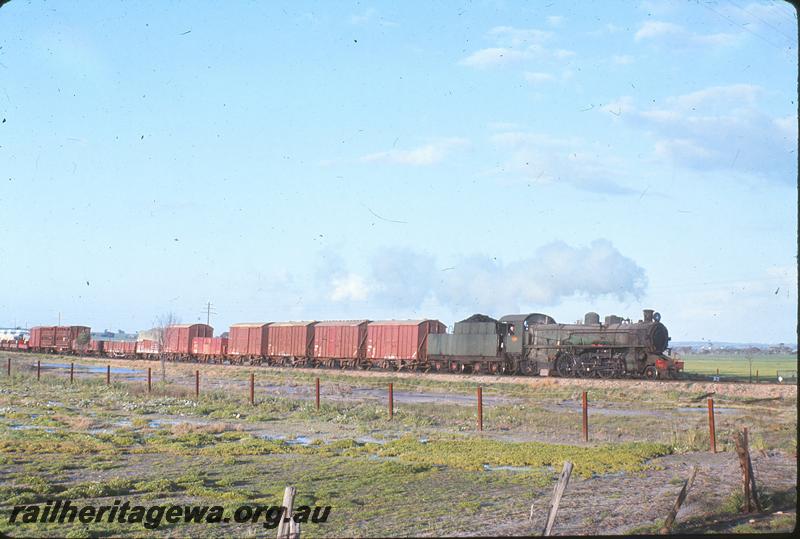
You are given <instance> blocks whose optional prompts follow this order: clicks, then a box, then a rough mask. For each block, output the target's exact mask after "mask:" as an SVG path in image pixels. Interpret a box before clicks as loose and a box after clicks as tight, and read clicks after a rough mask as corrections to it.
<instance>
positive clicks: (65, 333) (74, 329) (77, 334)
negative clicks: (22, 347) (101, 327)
mask: <svg viewBox="0 0 800 539" xmlns="http://www.w3.org/2000/svg"><path fill="white" fill-rule="evenodd" d="M91 331H92V330H91V328H88V327H86V326H37V327H34V328H31V348H33V349H41V348H44V349H48V348H49V349H56V350H72V348H73V343H75V342H76V341H77V342H79V343H80V342H81V341H84V342H83V344H84V345H86V344H88V343H89V334H90V333H91Z"/></svg>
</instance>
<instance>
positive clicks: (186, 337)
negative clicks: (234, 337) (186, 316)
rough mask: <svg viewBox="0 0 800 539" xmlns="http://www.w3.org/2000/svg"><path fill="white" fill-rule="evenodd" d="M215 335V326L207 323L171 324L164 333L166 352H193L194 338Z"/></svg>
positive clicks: (187, 353)
mask: <svg viewBox="0 0 800 539" xmlns="http://www.w3.org/2000/svg"><path fill="white" fill-rule="evenodd" d="M213 336H214V328H212V327H211V326H207V325H206V324H177V325H174V326H169V327H168V328H166V330H165V335H164V352H166V353H168V354H185V355H189V354H191V352H192V339H196V338H197V337H213Z"/></svg>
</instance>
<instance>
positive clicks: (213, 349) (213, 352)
mask: <svg viewBox="0 0 800 539" xmlns="http://www.w3.org/2000/svg"><path fill="white" fill-rule="evenodd" d="M227 353H228V339H226V338H225V337H196V338H194V339H192V354H193V355H196V356H224V355H226V354H227Z"/></svg>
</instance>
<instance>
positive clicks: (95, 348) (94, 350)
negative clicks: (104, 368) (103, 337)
mask: <svg viewBox="0 0 800 539" xmlns="http://www.w3.org/2000/svg"><path fill="white" fill-rule="evenodd" d="M104 344H105V341H96V340H94V339H92V340H91V341H89V353H91V354H94V355H98V356H99V355H101V354H102V353H103V348H104Z"/></svg>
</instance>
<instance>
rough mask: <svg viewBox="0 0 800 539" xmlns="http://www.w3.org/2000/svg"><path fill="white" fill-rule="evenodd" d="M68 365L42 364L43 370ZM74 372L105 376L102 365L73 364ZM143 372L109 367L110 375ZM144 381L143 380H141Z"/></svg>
mask: <svg viewBox="0 0 800 539" xmlns="http://www.w3.org/2000/svg"><path fill="white" fill-rule="evenodd" d="M69 367H70V365H69V363H42V368H43V369H69ZM75 372H79V373H81V372H83V373H92V374H105V372H106V367H104V366H102V365H98V366H94V365H82V364H80V363H76V364H75ZM142 373H144V371H142V370H139V369H131V368H128V367H111V374H142ZM142 379H144V378H142Z"/></svg>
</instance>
